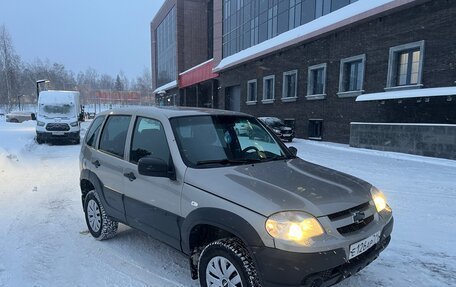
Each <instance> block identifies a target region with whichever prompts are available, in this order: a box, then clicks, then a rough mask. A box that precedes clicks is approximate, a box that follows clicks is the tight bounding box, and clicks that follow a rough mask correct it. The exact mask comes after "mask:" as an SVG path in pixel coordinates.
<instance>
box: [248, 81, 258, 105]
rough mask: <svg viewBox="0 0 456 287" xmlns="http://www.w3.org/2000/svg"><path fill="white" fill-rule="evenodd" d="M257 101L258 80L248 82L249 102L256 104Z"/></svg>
mask: <svg viewBox="0 0 456 287" xmlns="http://www.w3.org/2000/svg"><path fill="white" fill-rule="evenodd" d="M256 102H257V80H250V81H248V82H247V104H256Z"/></svg>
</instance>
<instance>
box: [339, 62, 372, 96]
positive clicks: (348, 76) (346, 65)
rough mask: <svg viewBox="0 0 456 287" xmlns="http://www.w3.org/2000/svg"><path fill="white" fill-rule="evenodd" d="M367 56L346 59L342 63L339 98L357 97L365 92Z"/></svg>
mask: <svg viewBox="0 0 456 287" xmlns="http://www.w3.org/2000/svg"><path fill="white" fill-rule="evenodd" d="M365 62H366V55H359V56H355V57H350V58H345V59H342V60H341V61H340V74H339V92H338V93H337V95H338V96H339V97H355V96H359V95H360V94H362V92H363V82H364V67H365Z"/></svg>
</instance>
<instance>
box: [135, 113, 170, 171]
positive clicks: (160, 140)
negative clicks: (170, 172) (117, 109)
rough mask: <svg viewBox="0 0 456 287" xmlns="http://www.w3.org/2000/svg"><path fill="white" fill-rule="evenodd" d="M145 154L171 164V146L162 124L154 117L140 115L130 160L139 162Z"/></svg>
mask: <svg viewBox="0 0 456 287" xmlns="http://www.w3.org/2000/svg"><path fill="white" fill-rule="evenodd" d="M145 156H149V157H155V158H159V159H161V160H163V161H164V162H166V163H168V164H169V158H170V155H169V147H168V141H167V140H166V135H165V131H164V130H163V126H162V124H161V123H160V122H159V121H157V120H154V119H148V118H142V117H138V119H137V120H136V124H135V129H134V131H133V139H132V141H131V150H130V161H131V162H132V163H138V161H139V160H140V159H141V158H142V157H145Z"/></svg>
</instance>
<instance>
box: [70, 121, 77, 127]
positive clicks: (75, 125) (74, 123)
mask: <svg viewBox="0 0 456 287" xmlns="http://www.w3.org/2000/svg"><path fill="white" fill-rule="evenodd" d="M70 126H72V127H77V126H78V122H72V123H70Z"/></svg>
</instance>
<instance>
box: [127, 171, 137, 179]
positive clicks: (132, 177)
mask: <svg viewBox="0 0 456 287" xmlns="http://www.w3.org/2000/svg"><path fill="white" fill-rule="evenodd" d="M124 176H125V177H126V178H128V179H129V180H130V181H133V180H135V179H136V176H135V174H134V173H133V172H126V173H124Z"/></svg>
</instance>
